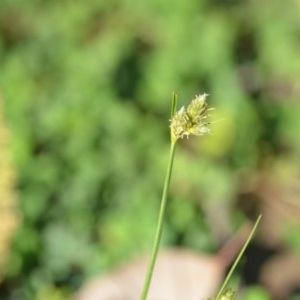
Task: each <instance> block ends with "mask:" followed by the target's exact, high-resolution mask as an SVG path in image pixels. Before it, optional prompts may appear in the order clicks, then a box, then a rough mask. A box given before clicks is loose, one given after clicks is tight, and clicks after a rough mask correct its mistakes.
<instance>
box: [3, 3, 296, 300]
mask: <svg viewBox="0 0 300 300" xmlns="http://www.w3.org/2000/svg"><path fill="white" fill-rule="evenodd" d="M0 91H1V95H2V97H1V118H0V121H1V122H0V123H1V124H0V127H1V128H0V129H1V144H0V147H1V149H0V153H1V164H0V167H1V169H0V178H5V180H6V181H5V184H3V185H2V186H1V188H0V192H1V194H0V197H1V198H0V205H1V223H2V225H1V231H0V236H1V248H0V250H1V251H2V249H3V253H5V254H1V257H2V260H1V261H0V263H1V269H0V276H1V285H0V298H1V299H5V300H6V299H7V300H12V299H49V300H52V299H53V300H60V299H68V298H69V297H71V296H72V294H73V293H74V292H75V291H76V290H78V289H79V288H80V286H81V285H82V284H83V282H85V280H87V278H89V277H92V276H94V275H96V274H101V273H104V272H106V271H107V270H110V269H111V268H113V267H114V266H117V265H118V264H119V263H120V262H121V261H124V260H127V259H129V258H131V257H134V256H137V255H139V254H141V253H146V252H147V251H149V250H150V248H151V244H152V239H153V233H154V228H155V224H156V220H157V213H158V207H159V200H160V194H161V189H162V185H163V180H164V173H165V168H166V164H167V159H168V151H169V128H168V126H169V115H170V100H171V94H172V92H173V91H175V92H176V93H177V94H178V97H179V105H186V104H187V103H188V102H189V101H190V100H191V99H193V97H194V95H195V94H200V93H203V92H206V93H208V94H209V95H210V96H209V98H208V101H209V105H210V106H213V107H215V108H216V111H215V112H214V118H215V119H224V120H223V121H222V122H219V123H216V124H213V125H212V134H211V135H209V136H206V137H203V138H190V139H189V140H184V141H181V142H180V145H179V146H178V148H177V152H176V156H175V164H174V171H173V177H172V183H171V190H170V204H169V207H168V213H167V221H166V225H165V228H164V236H163V245H164V246H181V247H187V248H189V249H194V250H196V251H199V252H206V253H215V252H216V251H217V249H218V248H219V247H220V245H221V244H222V243H223V242H224V240H226V239H227V238H228V237H229V236H232V235H233V234H234V232H236V230H237V229H238V228H239V227H240V226H241V225H242V224H243V223H244V222H246V221H249V220H250V221H251V220H255V218H256V217H257V215H258V214H259V213H263V221H262V224H261V226H260V228H259V230H258V233H257V237H256V239H255V241H254V242H253V244H252V246H251V247H250V248H249V249H248V252H247V254H246V258H247V259H246V260H245V262H244V263H243V264H242V265H241V268H240V269H239V270H237V274H238V276H239V278H241V279H240V280H241V282H243V283H244V285H245V287H246V288H248V289H251V288H253V287H255V288H256V289H259V290H260V292H259V293H260V294H263V295H264V297H266V295H267V294H268V295H270V297H271V298H270V299H275V298H276V297H277V299H299V297H300V296H299V295H300V294H299V293H298V298H297V290H298V291H299V287H300V278H299V277H300V274H299V269H300V268H290V267H289V268H288V269H287V268H286V269H285V267H286V266H287V263H285V261H284V262H283V264H281V265H280V267H278V266H277V265H276V262H278V261H279V259H276V258H278V257H279V256H280V257H282V256H284V257H286V259H290V260H291V259H294V261H293V263H292V266H295V264H296V263H298V264H300V263H299V260H300V231H299V230H300V226H299V220H300V134H299V130H300V100H299V99H300V2H299V1H298V0H294V1H292V0H288V1H282V0H273V1H267V0H263V1H261V0H246V1H234V0H226V1H220V0H213V1H212V0H210V1H208V0H189V1H182V0H172V1H171V0H153V1H133V0H119V1H114V0H110V1H108V0H88V1H86V0H78V1H67V0H64V1H62V0H51V1H50V0H49V1H39V0H26V1H22V0H1V1H0ZM2 132H3V134H2ZM9 157H10V158H9ZM1 180H2V183H3V182H4V181H3V180H4V179H1ZM17 224H18V225H17ZM15 228H17V229H15ZM271 260H272V262H273V263H274V265H275V267H274V266H273V265H272V266H273V267H274V268H275V269H272V272H271V273H267V271H266V272H264V273H267V274H264V275H262V273H263V271H262V270H263V266H264V265H265V264H266V263H270V261H271ZM247 266H248V267H247ZM276 266H277V269H276ZM291 269H293V270H294V271H291ZM297 272H298V273H297ZM290 273H292V274H291V275H288V274H290ZM272 274H273V275H274V274H275V275H278V276H279V279H278V278H277V277H278V276H277V277H276V276H275V277H276V278H277V279H275V281H276V280H277V284H275V286H276V287H278V286H280V288H278V290H277V291H276V292H274V283H272V282H271V283H268V284H266V283H265V282H266V281H268V280H269V281H271V277H272V276H271V275H272ZM280 276H282V277H280ZM289 276H290V277H289ZM266 278H267V279H266ZM280 278H281V279H280ZM278 280H279V281H278ZM278 282H279V283H280V284H281V285H280V284H279V283H278ZM272 284H273V290H272ZM262 291H263V292H262ZM272 293H273V294H272ZM274 293H275V296H274ZM208 296H210V295H208ZM257 297H258V296H257ZM255 299H259V298H255ZM261 299H267V298H261Z"/></svg>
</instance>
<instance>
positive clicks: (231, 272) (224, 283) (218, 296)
mask: <svg viewBox="0 0 300 300" xmlns="http://www.w3.org/2000/svg"><path fill="white" fill-rule="evenodd" d="M260 219H261V215H259V216H258V218H257V220H256V222H255V224H254V226H253V228H252V230H251V232H250V234H249V236H248V238H247V240H246V242H245V244H244V246H243V248H242V250H241V251H240V253H239V255H238V256H237V258H236V259H235V261H234V264H233V265H232V267H231V269H230V271H229V272H228V274H227V276H226V278H225V280H224V282H223V284H222V286H221V288H220V290H219V292H218V294H217V296H216V300H219V299H220V297H221V295H222V293H223V291H224V289H225V288H226V286H227V284H228V282H229V280H230V278H231V276H232V274H233V272H234V270H235V268H236V266H237V265H238V263H239V262H240V260H241V258H242V256H243V254H244V252H245V250H246V248H247V247H248V245H249V243H250V241H251V239H252V237H253V235H254V233H255V231H256V228H257V226H258V223H259V222H260Z"/></svg>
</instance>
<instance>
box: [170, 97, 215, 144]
mask: <svg viewBox="0 0 300 300" xmlns="http://www.w3.org/2000/svg"><path fill="white" fill-rule="evenodd" d="M207 96H208V95H207V94H202V95H199V96H197V95H196V97H195V99H193V100H192V101H191V103H190V104H189V105H188V107H187V108H185V107H184V106H183V107H182V108H181V109H180V110H179V111H178V112H176V113H175V114H174V116H173V117H172V119H171V125H170V127H171V136H172V141H174V142H175V141H177V140H178V139H180V138H184V137H189V136H190V135H196V136H201V135H204V134H207V133H209V132H210V129H209V127H208V125H209V124H210V123H209V122H208V121H207V118H208V117H209V116H210V115H209V111H211V110H212V109H213V108H207V103H206V97H207Z"/></svg>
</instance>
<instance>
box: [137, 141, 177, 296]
mask: <svg viewBox="0 0 300 300" xmlns="http://www.w3.org/2000/svg"><path fill="white" fill-rule="evenodd" d="M175 146H176V141H175V142H171V147H170V156H169V163H168V169H167V174H166V178H165V183H164V188H163V193H162V198H161V204H160V211H159V216H158V223H157V229H156V234H155V239H154V245H153V250H152V255H151V259H150V263H149V266H148V271H147V275H146V279H145V282H144V288H143V292H142V295H141V300H146V299H147V295H148V291H149V287H150V283H151V279H152V275H153V270H154V266H155V262H156V258H157V253H158V249H159V244H160V240H161V236H162V229H163V224H164V219H165V214H166V207H167V195H168V190H169V186H170V180H171V174H172V167H173V161H174V154H175Z"/></svg>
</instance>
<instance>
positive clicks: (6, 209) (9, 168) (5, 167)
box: [0, 95, 19, 281]
mask: <svg viewBox="0 0 300 300" xmlns="http://www.w3.org/2000/svg"><path fill="white" fill-rule="evenodd" d="M3 106H4V103H3V100H2V98H1V95H0V281H1V280H2V278H3V276H4V275H5V274H3V270H4V269H5V265H6V263H7V259H8V256H9V253H10V246H11V240H12V237H13V234H14V232H15V229H16V227H17V225H18V223H19V210H18V205H17V196H16V190H15V188H16V172H15V169H14V167H13V164H12V158H11V155H10V154H11V153H10V146H9V139H10V134H9V130H8V128H7V126H6V125H5V122H4V116H3Z"/></svg>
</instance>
